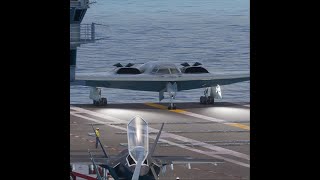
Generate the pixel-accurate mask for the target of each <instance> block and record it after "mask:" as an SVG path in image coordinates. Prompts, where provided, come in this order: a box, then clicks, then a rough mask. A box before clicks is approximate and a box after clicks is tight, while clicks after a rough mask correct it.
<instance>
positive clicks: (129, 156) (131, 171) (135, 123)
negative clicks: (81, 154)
mask: <svg viewBox="0 0 320 180" xmlns="http://www.w3.org/2000/svg"><path fill="white" fill-rule="evenodd" d="M163 125H164V123H163V124H162V126H161V128H160V130H159V132H158V134H157V137H156V139H155V142H154V144H153V146H152V147H151V149H149V136H148V135H149V133H148V124H147V122H146V121H145V120H143V119H142V118H140V117H139V116H137V117H135V118H133V119H132V120H131V121H130V122H129V123H128V125H127V130H128V131H127V136H128V149H125V150H123V151H122V152H121V153H120V154H119V155H117V156H114V157H113V156H109V155H107V153H106V151H105V149H104V147H103V145H102V143H101V141H100V139H99V138H98V142H99V144H100V146H101V148H102V150H103V153H104V159H105V163H100V164H99V163H97V162H96V161H95V158H94V157H93V155H92V154H91V152H90V150H89V154H90V159H91V161H92V163H93V165H94V168H95V170H96V172H99V171H98V166H101V167H103V168H105V169H108V170H109V173H110V175H111V176H112V177H113V178H114V179H115V180H120V179H126V180H130V179H131V180H138V179H139V180H156V179H158V177H159V173H160V171H162V172H163V173H165V172H166V166H168V165H169V166H170V167H171V169H172V170H173V164H186V165H187V167H188V168H189V169H191V165H190V164H191V163H198V164H199V163H206V164H209V163H210V164H215V165H217V164H218V163H223V162H224V161H223V160H220V159H195V158H192V157H188V156H155V155H154V152H155V149H156V146H157V143H158V141H159V138H160V135H161V131H162V128H163ZM92 128H93V127H92ZM93 130H94V128H93ZM97 178H98V179H99V180H102V179H103V178H102V177H101V175H100V174H99V173H97Z"/></svg>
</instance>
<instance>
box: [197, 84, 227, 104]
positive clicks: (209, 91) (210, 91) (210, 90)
mask: <svg viewBox="0 0 320 180" xmlns="http://www.w3.org/2000/svg"><path fill="white" fill-rule="evenodd" d="M203 94H204V96H201V97H200V104H214V99H215V98H219V99H221V98H222V95H221V88H220V86H219V85H216V86H212V87H207V88H206V89H205V90H204V93H203Z"/></svg>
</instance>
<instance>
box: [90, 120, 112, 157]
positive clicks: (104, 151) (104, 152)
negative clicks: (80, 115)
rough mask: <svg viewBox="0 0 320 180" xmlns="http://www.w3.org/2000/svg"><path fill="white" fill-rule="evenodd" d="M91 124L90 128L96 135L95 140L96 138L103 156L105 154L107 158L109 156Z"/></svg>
mask: <svg viewBox="0 0 320 180" xmlns="http://www.w3.org/2000/svg"><path fill="white" fill-rule="evenodd" d="M91 126H92V129H93V132H94V134H95V135H96V138H97V140H98V143H99V144H100V147H101V149H102V151H103V154H104V156H105V157H106V158H108V157H109V156H108V154H107V153H106V150H105V149H104V147H103V145H102V143H101V141H100V138H99V137H98V135H97V133H96V131H95V129H94V127H93V124H91Z"/></svg>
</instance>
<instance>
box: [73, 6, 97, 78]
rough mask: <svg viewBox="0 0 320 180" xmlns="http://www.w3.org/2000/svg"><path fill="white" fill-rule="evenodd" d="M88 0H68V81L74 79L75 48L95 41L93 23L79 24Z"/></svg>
mask: <svg viewBox="0 0 320 180" xmlns="http://www.w3.org/2000/svg"><path fill="white" fill-rule="evenodd" d="M89 5H90V2H89V0H70V81H73V80H74V79H75V70H76V62H77V48H78V47H80V45H81V44H86V43H93V42H95V24H94V23H91V24H81V22H82V20H83V17H84V15H85V14H86V12H87V9H88V8H89Z"/></svg>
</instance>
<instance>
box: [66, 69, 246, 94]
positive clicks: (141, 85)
mask: <svg viewBox="0 0 320 180" xmlns="http://www.w3.org/2000/svg"><path fill="white" fill-rule="evenodd" d="M249 80H250V75H249V73H231V74H212V73H205V74H170V75H169V74H167V75H152V74H132V75H122V74H121V75H120V74H110V73H91V74H79V75H77V76H76V81H75V82H73V83H72V84H73V85H83V86H92V87H106V88H117V89H130V90H139V91H154V92H160V91H161V90H163V89H165V88H166V85H167V83H168V82H176V83H177V86H178V91H182V90H189V89H198V88H203V87H210V86H216V85H228V84H233V83H238V82H242V81H249Z"/></svg>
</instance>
